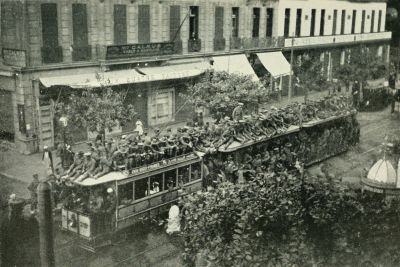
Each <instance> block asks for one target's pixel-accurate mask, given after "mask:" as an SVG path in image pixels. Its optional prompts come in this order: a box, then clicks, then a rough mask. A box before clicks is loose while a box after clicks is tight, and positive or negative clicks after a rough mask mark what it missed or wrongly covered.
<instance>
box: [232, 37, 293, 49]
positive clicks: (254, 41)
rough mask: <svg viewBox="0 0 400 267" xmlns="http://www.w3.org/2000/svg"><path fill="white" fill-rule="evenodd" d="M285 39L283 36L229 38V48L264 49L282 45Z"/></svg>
mask: <svg viewBox="0 0 400 267" xmlns="http://www.w3.org/2000/svg"><path fill="white" fill-rule="evenodd" d="M284 41H285V39H284V38H283V37H268V38H231V49H244V50H251V49H264V48H280V47H283V45H284Z"/></svg>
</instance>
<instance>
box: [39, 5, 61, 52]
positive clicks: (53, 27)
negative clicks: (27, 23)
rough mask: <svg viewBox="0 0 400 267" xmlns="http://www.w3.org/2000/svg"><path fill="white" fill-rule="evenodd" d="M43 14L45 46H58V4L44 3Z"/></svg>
mask: <svg viewBox="0 0 400 267" xmlns="http://www.w3.org/2000/svg"><path fill="white" fill-rule="evenodd" d="M41 16H42V42H43V46H44V47H56V46H58V22H57V4H42V5H41Z"/></svg>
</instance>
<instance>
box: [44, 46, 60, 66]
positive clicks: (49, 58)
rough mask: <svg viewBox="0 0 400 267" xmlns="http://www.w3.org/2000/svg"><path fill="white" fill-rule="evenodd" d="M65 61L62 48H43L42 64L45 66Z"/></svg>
mask: <svg viewBox="0 0 400 267" xmlns="http://www.w3.org/2000/svg"><path fill="white" fill-rule="evenodd" d="M62 61H63V54H62V47H61V46H54V47H52V46H44V47H42V62H43V64H49V63H60V62H62Z"/></svg>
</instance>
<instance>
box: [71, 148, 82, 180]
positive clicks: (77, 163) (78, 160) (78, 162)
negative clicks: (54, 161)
mask: <svg viewBox="0 0 400 267" xmlns="http://www.w3.org/2000/svg"><path fill="white" fill-rule="evenodd" d="M83 155H84V153H83V151H79V153H78V154H77V155H76V157H75V159H74V163H73V164H72V165H71V166H70V168H69V170H68V171H67V175H68V176H69V177H74V176H75V175H77V174H78V173H80V172H81V171H82V169H83V164H84V158H83Z"/></svg>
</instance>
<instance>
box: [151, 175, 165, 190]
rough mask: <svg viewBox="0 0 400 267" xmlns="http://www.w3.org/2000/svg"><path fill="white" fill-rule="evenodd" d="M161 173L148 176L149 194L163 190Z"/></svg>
mask: <svg viewBox="0 0 400 267" xmlns="http://www.w3.org/2000/svg"><path fill="white" fill-rule="evenodd" d="M163 184H164V183H163V175H162V173H160V174H157V175H154V176H151V177H150V195H152V194H157V193H158V192H162V191H164V187H163Z"/></svg>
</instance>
